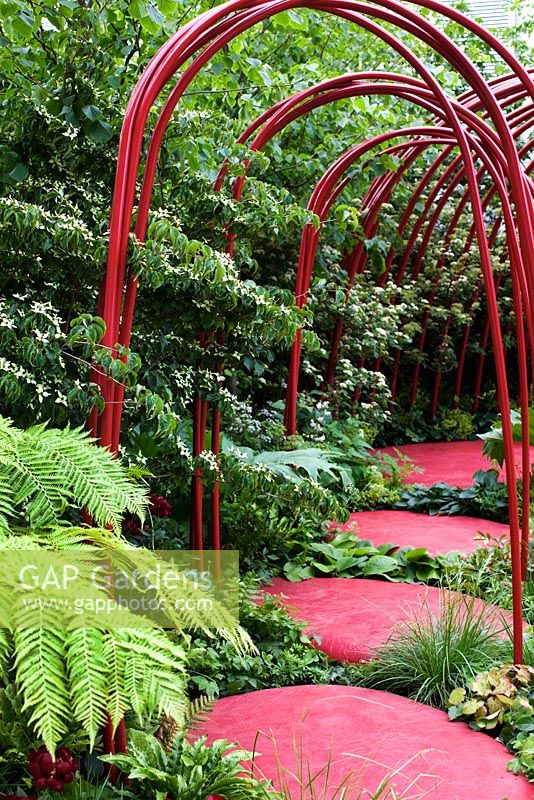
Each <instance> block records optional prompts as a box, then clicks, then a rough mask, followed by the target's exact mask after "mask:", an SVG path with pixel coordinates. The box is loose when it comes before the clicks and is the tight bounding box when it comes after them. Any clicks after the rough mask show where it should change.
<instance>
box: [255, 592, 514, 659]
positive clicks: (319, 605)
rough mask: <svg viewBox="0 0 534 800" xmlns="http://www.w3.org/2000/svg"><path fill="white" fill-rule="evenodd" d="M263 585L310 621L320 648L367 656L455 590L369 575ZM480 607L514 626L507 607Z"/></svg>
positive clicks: (336, 654) (337, 654) (435, 610)
mask: <svg viewBox="0 0 534 800" xmlns="http://www.w3.org/2000/svg"><path fill="white" fill-rule="evenodd" d="M262 591H264V592H266V593H269V594H273V595H280V596H281V597H280V599H281V601H282V603H283V604H284V605H285V606H287V609H288V611H289V613H290V614H291V615H292V616H293V617H294V618H295V619H299V620H302V621H304V622H306V623H308V627H307V632H308V633H309V634H310V635H311V636H312V637H316V641H315V642H314V644H315V646H316V647H317V649H319V650H322V651H323V652H324V653H326V654H327V655H328V656H330V657H331V658H334V659H336V660H337V661H352V662H358V661H365V660H369V659H370V658H372V657H373V655H374V652H375V650H376V648H378V647H380V646H381V645H383V644H385V642H387V640H388V639H389V638H390V637H391V635H392V634H393V633H394V632H395V631H396V630H398V629H399V627H401V626H402V625H403V624H406V622H408V621H409V620H411V619H414V617H419V618H420V617H421V616H422V615H423V614H426V615H428V614H439V613H440V610H441V609H442V608H443V603H444V602H446V601H447V600H449V599H451V598H453V597H454V596H455V593H454V592H449V591H447V590H444V589H438V588H437V587H435V586H423V585H421V584H412V583H390V582H389V581H380V580H369V579H367V578H311V579H310V580H307V581H300V582H299V583H291V582H290V581H286V580H284V579H282V578H275V579H274V581H273V585H272V586H266V587H264V588H263V589H262ZM474 602H475V608H476V609H477V610H478V609H480V610H482V609H484V608H487V609H488V621H490V620H491V621H492V622H494V624H495V626H496V628H498V629H499V628H501V627H504V626H505V625H506V626H509V627H510V628H511V627H512V617H511V615H510V614H508V613H507V612H506V611H502V610H501V609H498V608H497V607H495V606H490V605H488V604H485V603H484V602H483V601H482V600H478V599H477V600H475V601H474Z"/></svg>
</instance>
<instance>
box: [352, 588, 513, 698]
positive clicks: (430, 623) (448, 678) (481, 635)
mask: <svg viewBox="0 0 534 800" xmlns="http://www.w3.org/2000/svg"><path fill="white" fill-rule="evenodd" d="M502 631H503V622H502V620H501V619H500V618H499V616H498V614H497V612H495V611H491V610H486V609H483V608H480V607H478V608H477V606H476V605H475V601H473V600H472V599H469V598H462V597H461V596H457V597H452V598H451V599H450V600H448V601H446V602H445V603H444V604H443V606H442V608H441V609H440V612H439V613H438V614H433V613H432V612H431V611H430V609H428V608H427V609H424V610H423V611H422V613H421V614H420V615H419V616H417V617H414V618H413V619H410V620H408V621H407V622H406V623H405V624H403V625H402V627H400V628H399V629H398V630H397V631H396V632H395V633H394V634H393V636H392V638H391V639H390V640H389V641H388V642H387V643H386V644H384V645H383V646H382V647H380V648H378V650H377V652H376V655H375V659H376V660H373V661H372V662H370V663H369V664H368V666H367V667H366V669H365V671H364V673H363V676H362V682H363V684H364V685H366V686H371V687H374V688H376V689H382V690H385V691H393V692H396V693H397V694H403V695H405V696H406V697H410V698H412V699H413V700H418V701H420V702H422V703H427V704H428V705H433V706H436V707H438V708H445V707H446V704H447V699H448V697H449V694H450V692H451V691H452V690H453V689H454V688H455V687H456V686H458V685H464V684H466V683H467V682H468V681H469V680H470V679H471V678H472V677H474V676H475V675H476V674H477V673H478V672H480V671H482V670H484V669H488V668H490V667H492V666H494V665H495V664H498V663H502V661H503V658H506V657H507V654H508V652H509V650H510V647H509V644H508V643H507V642H506V641H505V640H503V639H502V638H500V636H501V635H502Z"/></svg>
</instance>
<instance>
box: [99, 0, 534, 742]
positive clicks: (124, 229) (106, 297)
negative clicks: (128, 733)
mask: <svg viewBox="0 0 534 800" xmlns="http://www.w3.org/2000/svg"><path fill="white" fill-rule="evenodd" d="M415 4H416V5H419V6H422V7H423V8H427V9H431V10H433V11H436V12H439V13H440V14H442V15H443V16H445V17H446V18H449V19H452V20H455V21H456V22H458V23H459V24H461V25H463V26H464V27H465V28H466V29H468V30H469V31H471V32H472V33H474V34H475V35H476V36H478V37H479V38H481V39H482V40H484V41H485V42H486V43H487V44H488V45H489V46H490V48H491V49H492V50H493V51H494V52H495V53H496V54H497V55H498V56H500V57H501V58H503V59H504V61H505V62H506V63H507V64H508V65H509V67H510V68H511V70H512V71H513V73H514V74H515V75H516V76H517V78H518V80H519V81H520V82H521V83H522V85H523V86H524V88H525V91H526V93H528V94H529V95H530V97H531V98H533V99H534V84H533V83H532V80H531V78H530V75H529V73H528V72H527V71H526V70H525V69H524V68H523V67H522V66H521V64H520V63H519V62H518V61H517V59H515V57H514V56H513V55H512V54H511V53H509V52H508V51H507V50H506V48H505V47H504V46H503V45H501V44H500V43H499V42H498V40H497V39H496V38H495V37H493V36H492V35H491V34H489V33H488V32H486V31H485V30H484V29H483V28H482V27H481V26H479V25H478V24H476V23H474V22H473V21H471V20H469V19H468V18H467V17H466V16H465V15H463V14H461V13H460V12H458V11H456V10H454V9H452V8H450V7H448V6H444V5H442V4H441V3H439V2H437V1H436V0H418V2H416V3H415ZM290 8H309V9H312V10H318V11H323V12H326V13H332V14H334V15H336V16H338V17H341V18H343V19H346V20H348V21H350V22H353V23H355V24H357V25H359V26H360V27H362V28H364V29H366V30H368V31H370V32H372V33H374V34H375V35H376V36H378V37H379V38H381V39H382V40H383V41H384V42H386V43H387V44H388V45H389V46H391V47H392V48H393V49H394V50H396V51H397V52H398V53H399V54H401V55H402V56H403V57H404V58H405V60H406V61H407V62H408V63H409V64H410V66H411V67H412V68H413V69H414V70H415V71H416V73H417V74H418V75H419V76H420V77H421V78H422V80H423V82H424V84H425V85H426V87H427V90H428V92H429V94H430V95H431V96H432V97H433V98H434V100H435V103H436V105H437V107H438V108H439V109H441V110H442V112H443V115H444V119H445V121H446V123H447V125H449V126H450V129H451V131H452V133H453V134H454V141H455V143H456V145H457V146H458V148H459V150H460V153H461V155H462V157H463V159H464V162H465V175H466V182H467V188H468V192H469V197H470V201H471V206H472V212H473V218H474V230H475V232H476V237H477V241H478V246H479V251H480V256H481V264H482V271H483V277H484V283H485V287H486V294H487V300H488V316H489V322H490V328H491V332H492V339H493V341H494V343H498V342H500V341H502V339H501V330H500V321H499V313H498V307H497V300H496V293H495V286H494V281H493V275H492V269H491V258H490V253H489V248H488V241H487V237H486V230H485V223H484V214H483V207H482V202H481V198H480V195H479V191H478V181H477V173H476V169H475V159H474V157H473V156H472V153H471V148H472V147H473V146H474V141H473V140H472V137H471V138H470V135H469V134H468V133H467V131H466V130H465V128H464V123H462V120H461V112H460V111H459V109H457V108H455V107H454V104H453V103H452V102H451V100H450V99H449V98H448V97H447V95H446V94H445V93H444V92H443V91H442V90H441V88H440V86H439V84H438V83H437V81H436V80H435V79H434V77H433V76H432V74H431V73H430V72H429V71H428V70H427V69H425V67H424V66H423V64H422V63H421V62H420V61H419V59H418V58H417V57H416V56H415V55H414V54H413V53H412V52H411V51H410V50H409V49H408V48H407V47H405V46H404V45H403V44H402V43H401V42H400V41H399V40H398V39H397V38H396V37H395V36H393V35H392V34H391V33H389V31H387V30H386V29H384V28H382V27H381V26H380V24H379V23H377V22H374V21H372V19H377V20H379V21H380V22H382V23H383V22H386V23H390V24H392V25H394V26H397V27H399V28H400V29H402V30H405V31H408V32H409V33H411V34H413V35H414V36H416V37H417V38H418V39H420V40H421V41H423V42H425V43H426V44H427V45H429V46H430V47H431V48H433V49H434V50H436V52H438V53H440V54H441V55H443V56H444V57H445V58H446V59H447V61H448V62H449V63H450V64H451V65H452V66H453V67H454V68H456V69H457V70H458V71H459V72H460V74H461V75H462V76H463V77H464V78H465V79H466V80H467V82H468V83H469V84H470V85H471V87H472V90H473V93H474V94H475V95H478V97H479V98H480V101H481V103H482V106H483V107H484V108H485V109H486V111H487V114H488V117H489V119H490V120H491V122H492V125H493V127H494V130H495V135H493V130H492V129H489V130H490V133H489V134H487V135H486V136H485V137H483V140H484V142H485V144H487V145H489V143H490V141H491V139H492V138H493V139H494V142H492V144H493V143H494V144H495V149H494V154H495V155H496V156H497V160H500V157H501V158H502V160H503V161H504V164H505V165H506V168H505V169H503V170H502V175H503V176H504V175H506V178H507V180H508V183H509V191H508V188H507V187H506V186H504V182H503V187H504V193H503V196H502V202H503V212H504V213H505V214H506V213H507V211H506V204H507V203H508V202H509V200H508V195H509V198H510V201H511V202H512V203H513V205H514V209H515V213H516V218H515V219H513V218H512V219H511V220H510V222H511V224H512V228H513V232H512V233H510V232H509V247H511V248H512V249H513V248H515V249H516V255H517V258H515V259H514V261H515V264H514V266H513V267H512V273H513V278H514V300H515V302H516V309H517V311H518V315H519V319H523V311H524V306H525V304H526V305H527V306H528V307H530V308H532V299H533V298H534V266H533V265H534V229H533V225H534V222H533V220H534V204H533V201H532V196H531V193H530V189H529V187H528V185H527V181H526V178H525V173H524V171H523V168H522V165H521V162H520V159H519V155H518V153H517V149H516V146H515V142H514V138H513V135H512V132H511V130H510V127H509V125H508V122H507V120H506V117H505V115H504V114H503V112H502V109H501V108H500V106H499V103H498V101H497V98H496V96H495V94H494V93H493V91H492V89H491V87H489V86H488V85H487V84H486V83H485V81H484V80H483V79H482V77H481V76H480V75H479V74H478V72H477V70H476V68H475V67H474V65H473V64H471V62H470V61H469V59H468V58H467V57H466V56H465V55H464V54H463V53H462V52H461V51H460V49H459V48H458V47H457V46H456V45H455V44H454V43H453V42H452V41H451V40H450V39H449V38H448V37H447V36H446V35H445V34H444V33H443V32H442V31H440V30H439V29H438V28H436V27H435V26H433V25H432V24H431V23H430V22H428V20H426V19H425V18H424V17H422V16H421V15H419V14H418V13H416V12H415V11H412V10H411V9H408V8H406V7H405V6H403V5H402V4H401V3H400V2H397V0H377V2H376V4H375V5H369V4H367V3H364V2H359V0H269V1H268V2H263V3H258V2H256V1H255V0H230V2H227V3H225V4H223V5H220V6H217V7H216V8H213V9H211V10H209V11H206V12H204V13H203V14H201V15H200V16H199V17H198V18H197V19H195V20H193V21H191V22H189V23H188V24H186V25H185V26H184V27H183V28H182V29H181V30H180V31H179V32H178V33H177V34H175V35H174V36H173V37H172V38H171V39H170V40H169V41H168V42H167V43H166V44H165V45H164V46H163V47H162V48H161V49H160V50H159V51H158V53H157V54H156V55H155V56H154V58H153V59H152V61H151V62H150V64H149V65H148V67H147V68H146V69H145V71H144V73H143V75H142V76H141V79H140V80H139V82H138V84H137V86H136V88H135V89H134V92H133V94H132V97H131V99H130V103H129V105H128V108H127V111H126V116H125V121H124V125H123V130H122V134H121V141H120V146H119V157H118V166H117V176H116V183H115V191H114V197H113V205H112V213H111V221H110V247H109V258H108V265H107V272H106V277H105V281H104V284H103V287H102V292H101V297H100V302H99V313H100V314H101V316H102V317H103V318H104V320H105V322H106V333H105V337H104V339H103V344H104V346H107V347H108V348H109V349H110V351H111V352H112V353H116V349H115V348H116V344H117V343H120V344H122V345H125V346H127V345H128V344H129V340H130V334H131V327H132V322H133V311H134V305H135V296H136V289H137V281H136V280H135V278H134V277H133V276H132V275H129V274H127V264H126V253H127V242H128V237H129V234H130V230H131V223H132V213H133V205H134V200H135V194H136V180H137V174H138V168H139V164H140V158H141V148H142V143H143V136H144V131H145V125H146V121H147V117H148V113H149V111H150V109H151V107H152V105H153V103H154V101H155V99H156V98H157V96H158V95H159V93H160V92H161V91H162V89H163V88H164V87H165V86H166V84H167V83H168V82H169V81H170V80H171V79H172V77H173V75H174V74H176V72H177V71H178V70H179V69H180V68H181V67H182V65H183V64H184V63H185V62H186V61H187V60H188V59H189V58H191V57H193V56H194V54H195V53H196V52H198V50H199V49H200V48H203V47H205V46H206V45H207V47H206V49H205V50H204V52H203V54H202V55H201V57H200V59H199V60H198V61H197V62H196V64H197V66H198V69H200V68H201V66H202V65H203V63H201V62H203V61H208V60H209V58H210V57H211V55H213V54H215V52H217V50H218V49H219V48H220V46H222V45H221V44H220V42H221V40H223V39H224V38H225V36H227V37H228V40H230V39H231V38H233V37H234V36H236V35H238V34H239V33H241V32H244V31H246V30H248V28H250V27H251V26H252V25H254V24H256V23H257V22H260V21H261V20H263V19H266V18H268V17H270V16H272V15H274V14H276V13H280V12H281V11H284V10H287V9H290ZM229 15H231V16H229ZM369 17H370V18H371V19H369ZM214 37H219V38H216V39H215V41H214V42H213V45H210V44H209V43H210V42H212V40H213V39H214ZM193 77H194V75H193V74H192V73H191V72H189V71H187V70H186V72H185V73H184V75H182V78H181V79H180V81H179V83H178V84H177V87H176V89H175V90H174V96H175V97H176V100H178V99H179V97H180V95H181V93H183V90H184V89H185V87H186V85H187V83H188V82H189V81H190V80H191V79H192V78H193ZM171 105H172V104H171ZM169 108H170V107H169ZM170 113H172V109H171V108H170ZM169 117H170V114H169ZM161 128H162V135H163V131H164V128H165V123H164V122H162V125H161ZM441 133H443V131H441ZM158 135H159V134H158ZM475 149H476V148H475ZM158 150H159V144H157V145H156V146H155V147H154V148H153V150H152V153H153V164H152V162H150V161H149V162H147V167H146V169H145V181H144V186H145V185H146V186H147V187H148V188H147V189H146V190H145V191H144V193H143V190H142V197H141V201H140V203H139V207H138V213H137V219H136V225H135V233H136V235H137V237H138V238H139V239H140V240H141V241H142V240H143V239H144V234H145V230H146V221H147V215H148V209H149V205H150V197H151V185H150V182H151V180H152V179H153V174H151V171H152V167H153V169H154V171H155V167H156V163H157V153H158ZM497 178H498V179H499V178H500V175H499V174H497ZM497 182H499V181H497ZM143 188H144V187H143ZM508 207H509V206H508ZM518 245H520V247H521V250H519V246H518ZM521 251H522V252H524V254H525V259H524V261H523V259H522V257H521V255H522V253H521ZM299 278H300V279H301V280H302V281H303V282H304V283H303V286H304V285H305V280H306V273H305V272H304V271H303V269H300V270H299ZM125 281H126V282H125ZM527 323H528V325H529V327H530V320H527ZM525 359H526V356H525ZM495 364H496V372H497V379H498V393H499V406H500V411H501V415H502V420H503V438H504V448H505V454H506V473H507V479H508V484H509V486H510V487H511V486H513V485H515V467H514V460H513V440H512V431H511V424H510V403H509V396H508V384H507V376H506V368H505V362H504V357H503V353H502V351H501V350H500V348H499V347H495ZM525 370H526V366H525ZM94 379H95V382H97V383H98V384H99V385H100V388H101V391H102V395H103V398H104V403H105V407H104V411H103V413H102V415H101V418H100V419H98V418H97V417H96V413H95V414H93V415H92V418H91V425H92V428H93V430H94V431H95V433H98V434H99V436H100V441H101V443H102V445H103V446H106V447H112V448H113V449H116V447H117V445H118V439H119V432H120V421H121V410H122V399H123V398H122V388H121V387H117V386H116V385H115V384H114V383H113V381H112V380H110V379H107V378H103V377H102V376H100V375H99V374H97V373H95V374H94ZM522 410H523V413H524V412H525V408H523V409H522ZM526 414H527V417H526V418H528V407H527V409H526ZM526 418H525V419H526ZM525 430H528V426H527V427H526V428H525ZM509 504H510V520H511V523H510V528H511V550H512V576H513V606H514V656H515V658H516V661H520V660H521V651H522V636H521V631H522V619H521V538H520V532H519V524H518V509H517V498H516V496H515V492H510V493H509ZM123 728H124V726H122V728H121V729H119V731H118V732H117V736H116V740H115V744H116V746H117V747H118V748H122V747H123V746H124V744H125V742H124V741H123V739H124V731H123ZM111 737H112V731H110V730H108V732H107V745H108V746H110V747H111V746H112V742H111Z"/></svg>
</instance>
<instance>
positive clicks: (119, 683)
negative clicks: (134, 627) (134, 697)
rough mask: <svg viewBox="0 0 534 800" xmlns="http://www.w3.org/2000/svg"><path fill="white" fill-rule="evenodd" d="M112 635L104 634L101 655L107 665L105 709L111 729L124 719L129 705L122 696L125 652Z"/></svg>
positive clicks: (109, 632) (110, 633)
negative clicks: (110, 722) (109, 718)
mask: <svg viewBox="0 0 534 800" xmlns="http://www.w3.org/2000/svg"><path fill="white" fill-rule="evenodd" d="M114 633H115V632H112V631H106V632H104V638H103V647H104V650H103V653H104V660H105V662H106V664H107V676H106V679H107V686H106V690H107V700H106V708H107V711H108V714H109V716H110V717H111V721H112V722H113V727H117V725H118V724H119V722H120V721H121V719H122V718H123V717H124V714H125V711H126V706H127V705H129V704H128V703H127V700H126V697H125V694H124V668H125V661H126V658H125V656H126V652H125V650H123V649H122V648H121V647H120V645H119V642H118V641H117V636H116V635H114Z"/></svg>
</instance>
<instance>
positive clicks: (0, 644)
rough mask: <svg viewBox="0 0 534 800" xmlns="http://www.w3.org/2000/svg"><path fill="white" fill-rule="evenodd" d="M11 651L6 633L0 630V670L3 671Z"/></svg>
mask: <svg viewBox="0 0 534 800" xmlns="http://www.w3.org/2000/svg"><path fill="white" fill-rule="evenodd" d="M10 650H11V642H10V640H9V637H8V634H7V631H2V630H0V670H2V669H5V667H6V665H7V662H8V659H9V653H10Z"/></svg>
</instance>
